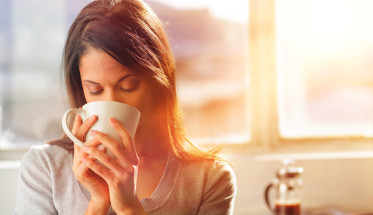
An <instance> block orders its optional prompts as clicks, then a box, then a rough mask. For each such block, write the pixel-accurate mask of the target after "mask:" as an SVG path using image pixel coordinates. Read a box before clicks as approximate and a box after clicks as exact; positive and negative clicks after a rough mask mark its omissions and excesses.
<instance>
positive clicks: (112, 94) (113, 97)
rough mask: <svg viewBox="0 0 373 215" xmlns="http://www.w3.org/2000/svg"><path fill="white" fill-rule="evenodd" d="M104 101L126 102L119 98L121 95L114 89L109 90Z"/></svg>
mask: <svg viewBox="0 0 373 215" xmlns="http://www.w3.org/2000/svg"><path fill="white" fill-rule="evenodd" d="M102 100H103V101H113V102H124V101H122V99H121V97H120V96H119V93H118V92H116V90H114V89H110V90H107V91H106V93H105V94H104V96H103V98H102Z"/></svg>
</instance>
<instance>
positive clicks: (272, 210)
mask: <svg viewBox="0 0 373 215" xmlns="http://www.w3.org/2000/svg"><path fill="white" fill-rule="evenodd" d="M273 186H274V185H273V183H270V184H268V185H267V187H266V189H265V191H264V199H265V201H266V204H267V207H268V209H269V210H270V211H271V212H272V213H274V212H275V209H274V208H272V206H271V202H270V200H269V192H270V190H271V188H272V187H273Z"/></svg>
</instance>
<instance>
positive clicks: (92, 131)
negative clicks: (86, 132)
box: [90, 130, 98, 137]
mask: <svg viewBox="0 0 373 215" xmlns="http://www.w3.org/2000/svg"><path fill="white" fill-rule="evenodd" d="M90 134H91V136H92V137H93V136H95V135H97V134H98V131H96V130H91V132H90Z"/></svg>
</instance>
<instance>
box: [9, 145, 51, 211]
mask: <svg viewBox="0 0 373 215" xmlns="http://www.w3.org/2000/svg"><path fill="white" fill-rule="evenodd" d="M50 174H51V172H50V169H49V166H48V159H47V158H46V156H43V154H42V153H41V152H40V150H38V149H36V148H31V149H30V150H29V151H28V152H27V153H26V154H25V156H24V157H23V160H22V162H21V166H20V173H19V178H18V188H17V197H16V204H15V209H14V214H17V215H18V214H19V215H20V214H28V215H29V214H57V212H56V210H55V207H54V204H53V197H52V181H51V177H50Z"/></svg>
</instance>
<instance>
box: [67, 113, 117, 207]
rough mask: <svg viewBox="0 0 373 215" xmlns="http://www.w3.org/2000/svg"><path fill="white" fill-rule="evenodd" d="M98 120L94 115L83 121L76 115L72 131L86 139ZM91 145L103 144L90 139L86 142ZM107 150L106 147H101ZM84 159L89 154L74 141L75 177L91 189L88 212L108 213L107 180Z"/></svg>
mask: <svg viewBox="0 0 373 215" xmlns="http://www.w3.org/2000/svg"><path fill="white" fill-rule="evenodd" d="M96 121H97V116H92V117H90V118H89V119H87V120H85V121H84V123H82V118H81V117H80V116H79V115H76V117H75V121H74V126H73V129H72V133H73V135H74V136H76V137H77V138H78V139H79V140H81V141H83V142H84V141H85V137H86V134H87V132H88V130H89V129H90V128H91V127H92V125H93V124H94V123H95V122H96ZM84 145H85V146H89V147H95V148H96V147H98V146H99V145H101V143H100V142H98V141H97V140H94V139H92V140H90V141H88V142H87V143H85V144H84ZM99 149H101V150H105V148H103V147H102V148H99ZM82 159H88V154H87V153H85V152H84V151H82V150H81V148H80V147H79V146H78V145H77V144H75V143H74V159H73V167H72V169H73V172H74V176H75V178H76V179H77V180H78V181H79V182H80V183H81V184H82V185H83V186H84V187H85V188H87V190H88V191H89V193H90V194H91V201H90V203H89V205H88V208H87V213H88V214H89V213H92V214H106V213H107V211H108V210H109V207H110V198H109V189H108V185H107V183H106V181H105V180H104V179H103V178H101V177H100V176H98V175H97V174H96V173H94V172H93V171H92V170H90V169H89V168H88V167H87V166H86V165H84V164H83V163H82Z"/></svg>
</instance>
